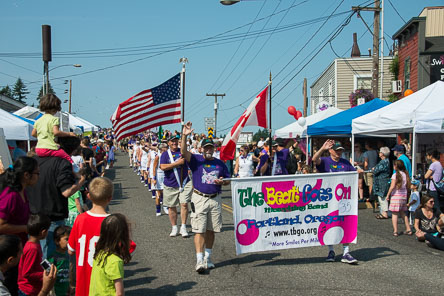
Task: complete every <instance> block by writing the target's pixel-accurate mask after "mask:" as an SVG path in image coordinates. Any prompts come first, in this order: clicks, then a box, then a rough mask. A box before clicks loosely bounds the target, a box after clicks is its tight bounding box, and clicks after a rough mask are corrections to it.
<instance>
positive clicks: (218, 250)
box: [106, 152, 444, 295]
mask: <svg viewBox="0 0 444 296" xmlns="http://www.w3.org/2000/svg"><path fill="white" fill-rule="evenodd" d="M116 158H117V162H116V164H115V166H114V168H112V169H110V170H108V171H107V172H106V176H107V177H109V178H110V179H111V180H112V181H113V183H114V189H115V190H114V197H113V200H112V201H111V204H110V212H111V213H123V214H124V215H126V217H127V218H128V220H129V221H130V223H131V231H132V239H133V240H134V241H135V242H136V243H137V249H136V251H135V253H134V256H133V258H132V260H131V262H130V263H129V264H127V265H126V266H125V279H124V285H125V292H126V295H209V294H211V295H289V294H294V295H443V293H444V292H443V291H444V252H442V251H438V250H435V249H431V248H429V247H427V246H426V245H425V244H424V243H419V242H417V241H416V240H415V239H414V237H413V236H408V235H401V236H399V237H393V235H392V233H393V230H392V226H391V220H376V219H375V218H374V215H375V214H374V213H373V210H372V209H362V210H359V226H358V243H357V244H356V245H354V244H352V245H351V246H350V248H351V254H352V255H353V256H354V257H355V258H357V259H358V260H359V264H358V265H348V264H344V263H341V262H340V255H342V247H341V246H336V247H335V251H336V262H334V263H331V262H330V263H328V262H325V257H326V256H327V253H328V249H327V248H326V247H314V248H300V249H288V250H282V251H279V252H261V253H250V254H244V255H241V256H236V252H235V245H234V233H233V214H232V210H231V192H230V187H229V186H226V188H224V191H223V203H224V206H223V232H222V233H219V234H216V241H215V246H214V249H213V255H212V258H213V261H214V263H215V264H216V268H215V269H213V270H211V271H209V272H206V273H205V274H202V275H200V274H197V273H196V272H195V271H194V267H195V263H196V259H195V251H194V245H193V237H192V236H191V237H190V238H182V237H181V236H178V237H173V238H172V237H169V233H170V231H171V226H170V223H169V220H168V216H167V215H165V214H163V215H162V216H160V217H156V215H155V203H154V200H153V199H152V198H151V192H149V191H148V189H147V188H146V187H144V186H143V184H142V183H141V182H140V180H139V177H138V176H137V175H136V174H135V173H133V171H132V169H131V168H130V167H129V162H128V157H127V156H126V155H124V154H123V153H121V152H118V153H116ZM179 223H180V222H179ZM188 229H189V230H190V226H189V219H188ZM399 229H400V231H403V230H404V225H402V224H401V225H399Z"/></svg>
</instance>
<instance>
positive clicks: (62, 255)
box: [48, 225, 71, 296]
mask: <svg viewBox="0 0 444 296" xmlns="http://www.w3.org/2000/svg"><path fill="white" fill-rule="evenodd" d="M70 232H71V227H69V226H63V225H62V226H59V227H57V228H56V229H55V230H54V243H55V245H56V250H55V251H54V253H52V254H51V255H49V256H48V261H49V262H51V263H52V264H54V265H55V266H56V267H57V275H56V282H55V284H54V290H55V294H56V296H66V295H67V293H68V290H69V255H68V238H69V233H70Z"/></svg>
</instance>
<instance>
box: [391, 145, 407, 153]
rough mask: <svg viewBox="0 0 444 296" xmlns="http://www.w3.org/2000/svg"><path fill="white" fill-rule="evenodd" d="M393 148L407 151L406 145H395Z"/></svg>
mask: <svg viewBox="0 0 444 296" xmlns="http://www.w3.org/2000/svg"><path fill="white" fill-rule="evenodd" d="M392 150H393V151H399V152H404V151H405V147H404V145H395V147H393V148H392Z"/></svg>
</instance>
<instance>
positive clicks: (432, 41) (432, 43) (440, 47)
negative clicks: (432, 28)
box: [419, 37, 444, 54]
mask: <svg viewBox="0 0 444 296" xmlns="http://www.w3.org/2000/svg"><path fill="white" fill-rule="evenodd" d="M443 51H444V37H426V39H425V50H424V51H423V52H420V53H419V54H441V53H442V52H443Z"/></svg>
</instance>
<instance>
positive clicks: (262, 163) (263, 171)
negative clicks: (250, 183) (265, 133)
mask: <svg viewBox="0 0 444 296" xmlns="http://www.w3.org/2000/svg"><path fill="white" fill-rule="evenodd" d="M263 147H264V148H263V149H262V150H261V152H260V153H259V163H258V165H257V167H256V171H255V174H254V175H255V176H268V175H270V166H269V165H268V158H269V157H268V153H269V151H268V150H269V147H268V141H267V142H265V143H264V144H263Z"/></svg>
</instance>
